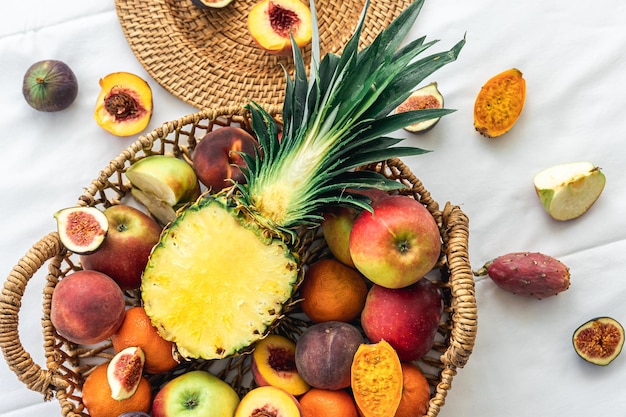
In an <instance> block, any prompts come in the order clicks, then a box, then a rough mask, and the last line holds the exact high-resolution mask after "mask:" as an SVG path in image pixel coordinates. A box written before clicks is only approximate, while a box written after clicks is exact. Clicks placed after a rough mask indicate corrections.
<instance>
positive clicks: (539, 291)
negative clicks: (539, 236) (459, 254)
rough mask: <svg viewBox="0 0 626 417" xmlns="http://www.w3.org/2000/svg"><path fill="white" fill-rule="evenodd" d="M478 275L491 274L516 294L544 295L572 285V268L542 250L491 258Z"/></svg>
mask: <svg viewBox="0 0 626 417" xmlns="http://www.w3.org/2000/svg"><path fill="white" fill-rule="evenodd" d="M475 275H477V276H480V275H489V277H490V278H491V279H492V280H493V282H495V283H496V285H498V286H499V287H500V288H502V289H504V290H506V291H509V292H511V293H513V294H517V295H521V296H525V297H534V298H537V299H539V300H540V299H542V298H546V297H550V296H552V295H556V294H558V293H560V292H562V291H565V290H567V289H568V288H569V285H570V272H569V268H568V267H567V266H566V265H565V264H563V263H562V262H561V261H559V260H558V259H555V258H553V257H551V256H548V255H544V254H542V253H539V252H514V253H509V254H506V255H502V256H499V257H497V258H496V259H493V260H491V261H489V262H487V263H486V264H485V265H484V266H483V267H482V268H481V269H480V270H478V271H477V272H475Z"/></svg>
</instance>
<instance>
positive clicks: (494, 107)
mask: <svg viewBox="0 0 626 417" xmlns="http://www.w3.org/2000/svg"><path fill="white" fill-rule="evenodd" d="M525 101H526V80H524V77H523V76H522V72H521V71H520V70H518V69H517V68H511V69H508V70H506V71H503V72H501V73H499V74H497V75H494V76H493V77H491V78H490V79H489V80H488V81H487V82H486V83H485V84H484V85H483V86H482V88H481V89H480V91H479V92H478V95H477V96H476V101H475V103H474V128H475V129H476V130H477V131H478V133H480V134H481V135H483V136H485V137H488V138H495V137H497V136H501V135H503V134H505V133H506V132H508V131H509V130H511V128H512V127H513V125H514V124H515V122H517V119H518V118H519V116H520V115H521V113H522V109H523V108H524V102H525Z"/></svg>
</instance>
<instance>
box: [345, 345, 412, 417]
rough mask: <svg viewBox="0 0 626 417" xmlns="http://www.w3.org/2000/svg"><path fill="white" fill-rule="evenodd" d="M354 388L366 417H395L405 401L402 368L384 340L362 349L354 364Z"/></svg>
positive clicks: (358, 350) (352, 383)
mask: <svg viewBox="0 0 626 417" xmlns="http://www.w3.org/2000/svg"><path fill="white" fill-rule="evenodd" d="M351 379H352V381H351V387H352V392H353V396H354V400H355V402H356V405H357V406H358V408H359V411H360V412H361V414H362V415H363V417H393V416H394V415H395V414H396V411H397V409H398V406H399V405H400V398H401V397H402V364H401V362H400V358H399V357H398V354H397V353H396V351H395V350H394V348H393V347H392V346H391V345H390V344H389V343H388V342H387V341H385V340H381V341H380V342H378V343H372V344H368V343H364V344H362V345H360V346H359V348H358V349H357V351H356V353H355V354H354V359H353V361H352V373H351Z"/></svg>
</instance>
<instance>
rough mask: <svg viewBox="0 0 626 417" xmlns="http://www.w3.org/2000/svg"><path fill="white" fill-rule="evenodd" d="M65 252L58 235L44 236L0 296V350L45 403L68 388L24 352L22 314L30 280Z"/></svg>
mask: <svg viewBox="0 0 626 417" xmlns="http://www.w3.org/2000/svg"><path fill="white" fill-rule="evenodd" d="M63 250H65V249H64V246H63V244H62V243H61V241H60V239H59V235H58V233H57V232H51V233H49V234H48V235H46V236H44V237H43V238H42V239H41V240H39V241H38V242H37V243H35V244H34V245H33V246H32V247H31V248H30V250H29V251H28V252H27V253H26V254H25V255H24V256H23V257H22V258H21V259H20V260H19V262H18V263H17V264H16V265H15V266H14V267H13V269H12V271H11V272H10V273H9V276H8V277H7V279H6V281H5V283H4V286H3V288H2V293H1V294H0V347H1V348H2V353H3V355H4V358H5V360H6V362H7V364H8V365H9V368H10V369H11V370H12V371H13V372H14V373H15V374H16V375H17V377H18V379H19V380H20V381H21V382H23V383H24V384H26V386H27V387H28V388H29V389H31V390H33V391H37V392H40V393H42V394H44V396H45V397H46V399H49V398H51V397H52V394H53V390H54V389H55V388H59V387H65V386H67V382H66V381H64V380H63V378H62V377H61V376H60V375H58V374H55V373H53V372H52V371H50V370H47V369H42V368H41V367H40V366H39V365H37V364H36V363H35V362H33V360H32V358H31V356H30V355H29V354H28V352H26V351H25V350H24V347H23V346H22V343H21V341H20V338H19V329H18V322H19V311H20V307H21V304H22V302H21V300H22V297H23V295H24V290H25V289H26V285H27V284H28V281H29V280H30V278H32V277H33V275H34V274H35V272H37V270H38V269H39V268H41V267H42V266H43V265H44V263H45V262H46V261H47V260H49V259H51V258H53V257H55V256H57V255H59V254H60V253H61V252H62V251H63Z"/></svg>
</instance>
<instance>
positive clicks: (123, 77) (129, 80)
mask: <svg viewBox="0 0 626 417" xmlns="http://www.w3.org/2000/svg"><path fill="white" fill-rule="evenodd" d="M100 87H101V90H100V94H99V95H98V100H97V101H96V110H95V112H94V118H95V119H96V122H97V123H98V125H99V126H100V127H101V128H103V129H104V130H106V131H107V132H109V133H112V134H113V135H115V136H132V135H135V134H137V133H139V132H141V131H142V130H144V129H145V128H146V126H148V122H149V121H150V118H151V117H152V89H151V88H150V86H149V85H148V83H147V82H146V81H144V80H143V79H142V78H141V77H139V76H138V75H135V74H131V73H129V72H114V73H112V74H109V75H107V76H106V77H104V78H102V79H100Z"/></svg>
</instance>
